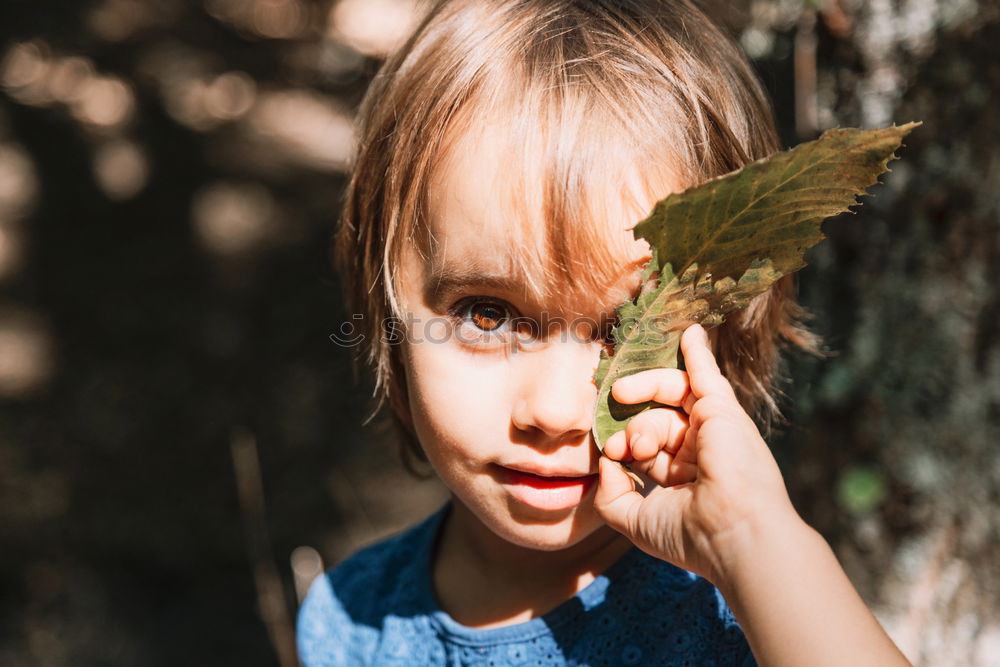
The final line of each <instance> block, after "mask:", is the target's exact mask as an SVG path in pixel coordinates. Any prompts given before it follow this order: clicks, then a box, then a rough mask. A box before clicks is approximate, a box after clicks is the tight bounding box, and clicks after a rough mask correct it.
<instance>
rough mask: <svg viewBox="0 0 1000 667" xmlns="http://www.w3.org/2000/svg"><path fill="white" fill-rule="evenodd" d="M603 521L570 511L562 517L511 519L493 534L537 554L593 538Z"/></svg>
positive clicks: (557, 549)
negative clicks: (537, 552) (532, 550)
mask: <svg viewBox="0 0 1000 667" xmlns="http://www.w3.org/2000/svg"><path fill="white" fill-rule="evenodd" d="M604 525H605V524H604V522H603V521H601V520H600V519H599V518H598V517H596V516H593V515H592V513H588V512H568V513H567V514H565V515H563V516H562V517H559V518H550V517H544V518H539V517H518V516H510V517H508V518H507V521H505V522H503V523H502V524H501V525H500V526H499V527H498V528H499V530H498V529H497V528H494V529H493V530H494V532H495V533H497V535H498V536H499V537H501V538H503V539H505V540H506V541H508V542H511V543H512V544H515V545H517V546H519V547H523V548H525V549H534V550H536V551H560V550H562V549H568V548H570V547H572V546H574V545H576V544H579V543H580V542H582V541H583V540H585V539H587V538H588V537H590V536H591V535H593V534H594V533H595V532H597V530H599V529H600V528H601V527H602V526H604Z"/></svg>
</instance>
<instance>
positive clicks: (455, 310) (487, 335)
mask: <svg viewBox="0 0 1000 667" xmlns="http://www.w3.org/2000/svg"><path fill="white" fill-rule="evenodd" d="M478 305H488V306H492V307H494V308H496V309H497V310H500V311H502V312H503V313H504V316H503V319H502V320H501V323H500V325H499V326H498V327H497V328H496V329H480V328H479V326H478V325H476V324H475V322H474V321H473V319H472V317H471V315H470V314H469V311H470V310H471V309H472V307H473V306H478ZM516 313H517V311H516V310H514V308H512V307H511V306H510V305H508V304H507V303H505V302H504V301H501V300H499V299H491V298H489V297H482V296H471V297H467V298H465V299H462V300H461V301H459V302H458V303H456V304H455V305H454V306H452V307H451V308H450V309H449V311H448V314H449V316H450V317H451V319H452V322H453V323H454V324H455V326H456V327H462V326H466V325H469V326H470V327H471V328H472V331H473V332H475V334H476V338H477V339H469V338H465V337H463V338H462V340H465V341H468V342H472V343H473V344H483V343H485V342H487V341H490V342H496V343H498V344H504V343H506V342H507V341H508V338H509V336H510V334H511V332H510V330H509V329H504V327H505V325H508V323H509V322H510V321H511V320H513V319H515V318H516V317H517V314H516Z"/></svg>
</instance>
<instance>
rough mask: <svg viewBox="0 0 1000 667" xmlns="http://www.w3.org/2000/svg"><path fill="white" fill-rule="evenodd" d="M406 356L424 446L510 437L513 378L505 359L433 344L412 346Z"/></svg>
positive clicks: (413, 408)
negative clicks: (511, 378) (510, 386)
mask: <svg viewBox="0 0 1000 667" xmlns="http://www.w3.org/2000/svg"><path fill="white" fill-rule="evenodd" d="M407 356H408V363H407V364H406V374H407V383H408V389H409V395H410V410H411V414H412V415H413V418H414V421H415V426H416V428H417V430H418V434H419V435H420V437H421V441H422V442H423V444H424V446H425V447H427V446H435V445H436V446H441V445H445V444H447V445H451V446H454V447H465V446H468V444H467V443H475V442H487V441H495V440H496V439H497V438H498V437H506V434H507V425H508V423H509V421H510V405H509V398H508V395H509V391H508V383H509V381H510V377H509V372H508V369H507V365H506V363H505V362H504V361H502V360H497V359H493V358H490V357H488V355H472V354H469V353H467V352H465V351H463V350H461V349H459V348H457V346H455V345H454V344H451V343H433V342H424V343H418V344H414V345H411V346H410V348H409V350H408V352H407ZM487 436H488V437H487ZM428 440H432V441H434V442H428Z"/></svg>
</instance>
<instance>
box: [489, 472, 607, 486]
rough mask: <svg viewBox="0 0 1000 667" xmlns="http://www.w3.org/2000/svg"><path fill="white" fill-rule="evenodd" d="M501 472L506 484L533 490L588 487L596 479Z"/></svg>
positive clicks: (591, 477)
mask: <svg viewBox="0 0 1000 667" xmlns="http://www.w3.org/2000/svg"><path fill="white" fill-rule="evenodd" d="M502 471H503V474H504V477H506V480H505V481H506V482H507V483H509V484H523V485H524V486H529V487H531V488H533V489H561V488H566V487H571V486H580V485H584V486H589V485H590V483H592V482H593V481H594V479H595V478H596V477H597V476H596V475H582V476H578V475H577V476H570V475H536V474H534V473H530V472H524V471H521V470H514V469H513V468H506V467H502Z"/></svg>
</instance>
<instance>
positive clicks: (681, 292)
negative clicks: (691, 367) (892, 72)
mask: <svg viewBox="0 0 1000 667" xmlns="http://www.w3.org/2000/svg"><path fill="white" fill-rule="evenodd" d="M919 124H920V123H908V124H906V125H902V126H899V127H895V126H894V127H890V128H886V129H882V130H857V129H836V130H829V131H827V132H825V133H824V134H823V136H821V137H820V138H819V139H817V140H815V141H810V142H806V143H803V144H799V145H798V146H796V147H795V148H793V149H791V150H788V151H785V152H783V153H778V154H776V155H773V156H771V157H769V158H766V159H763V160H758V161H757V162H754V163H752V164H749V165H747V166H745V167H743V168H742V169H740V170H738V171H734V172H732V173H730V174H726V175H725V176H721V177H719V178H716V179H712V180H710V181H707V182H706V183H703V184H702V185H699V186H697V187H694V188H690V189H688V190H685V191H684V192H680V193H677V194H673V195H670V196H668V197H666V198H665V199H663V200H661V201H660V202H659V203H657V204H656V206H655V207H654V208H653V212H652V213H651V214H650V216H649V217H648V218H646V219H645V220H643V221H641V222H640V223H639V224H638V225H636V227H635V229H634V230H633V233H634V235H635V237H636V238H644V239H646V240H647V241H648V242H649V244H650V246H651V248H652V250H653V257H652V259H651V260H650V261H649V263H648V264H647V265H646V267H645V268H644V270H643V280H642V283H641V284H646V283H647V281H648V280H649V279H650V278H652V277H653V276H654V275H655V274H657V272H658V275H659V277H658V279H657V280H656V286H655V287H654V288H653V289H651V290H649V291H647V292H644V293H641V294H639V295H638V296H637V297H636V298H635V299H633V300H632V301H627V302H625V303H623V304H622V305H621V306H619V307H618V308H617V313H618V319H619V321H618V324H617V326H616V327H615V329H614V331H613V335H614V348H615V351H614V354H613V355H609V354H607V353H606V352H602V353H601V360H600V363H599V365H598V367H597V371H596V373H595V375H594V379H595V381H596V383H597V387H598V398H597V409H596V414H595V418H594V439H595V441H596V442H597V446H598V448H599V449H601V450H603V449H604V443H605V441H606V440H607V438H608V437H610V436H611V435H613V434H614V433H616V432H617V431H620V430H621V429H623V428H625V425H626V423H627V422H628V420H629V419H630V418H631V417H632V416H634V415H636V414H638V413H639V412H642V411H643V410H646V409H649V408H650V407H652V404H651V403H645V404H636V405H622V404H620V403H618V402H617V401H615V400H614V398H612V397H611V393H610V392H611V385H612V384H613V383H614V382H615V380H617V379H618V378H621V377H625V376H627V375H632V374H633V373H638V372H640V371H644V370H648V369H652V368H676V367H677V365H678V358H677V352H678V346H679V341H680V334H681V332H682V331H683V330H684V329H686V328H687V327H688V326H690V325H691V324H695V323H701V324H702V325H703V326H705V327H706V328H707V327H712V326H716V325H718V324H721V323H722V322H723V320H724V319H725V316H726V315H727V314H728V313H730V312H732V311H734V310H737V309H739V308H744V307H746V306H747V305H748V304H749V303H750V301H751V300H752V299H753V298H754V297H755V296H757V295H759V294H761V293H763V292H765V291H766V290H767V289H768V288H770V287H771V285H773V284H774V282H775V281H777V280H778V279H779V278H780V277H782V276H784V275H787V274H789V273H793V272H794V271H798V270H799V269H801V268H802V267H803V266H805V264H806V263H805V259H804V254H805V251H806V250H808V249H809V248H810V247H812V246H813V245H815V244H816V243H819V241H821V240H822V239H823V234H822V232H821V231H820V224H821V223H822V221H823V220H825V219H826V218H828V217H830V216H832V215H836V214H838V213H843V212H846V211H849V210H850V209H849V208H848V207H849V206H852V205H855V204H857V203H858V201H857V200H856V197H857V196H858V195H862V194H866V190H867V188H868V187H869V186H871V185H873V184H875V183H876V182H877V181H878V177H879V175H880V174H883V173H885V172H886V171H888V169H887V167H886V165H887V164H888V162H889V160H891V159H893V158H895V156H894V155H893V151H895V150H896V148H898V147H899V146H900V143H901V141H902V139H903V137H904V136H906V134H907V133H909V132H910V131H911V130H912V129H913V128H914V127H916V126H917V125H919Z"/></svg>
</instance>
